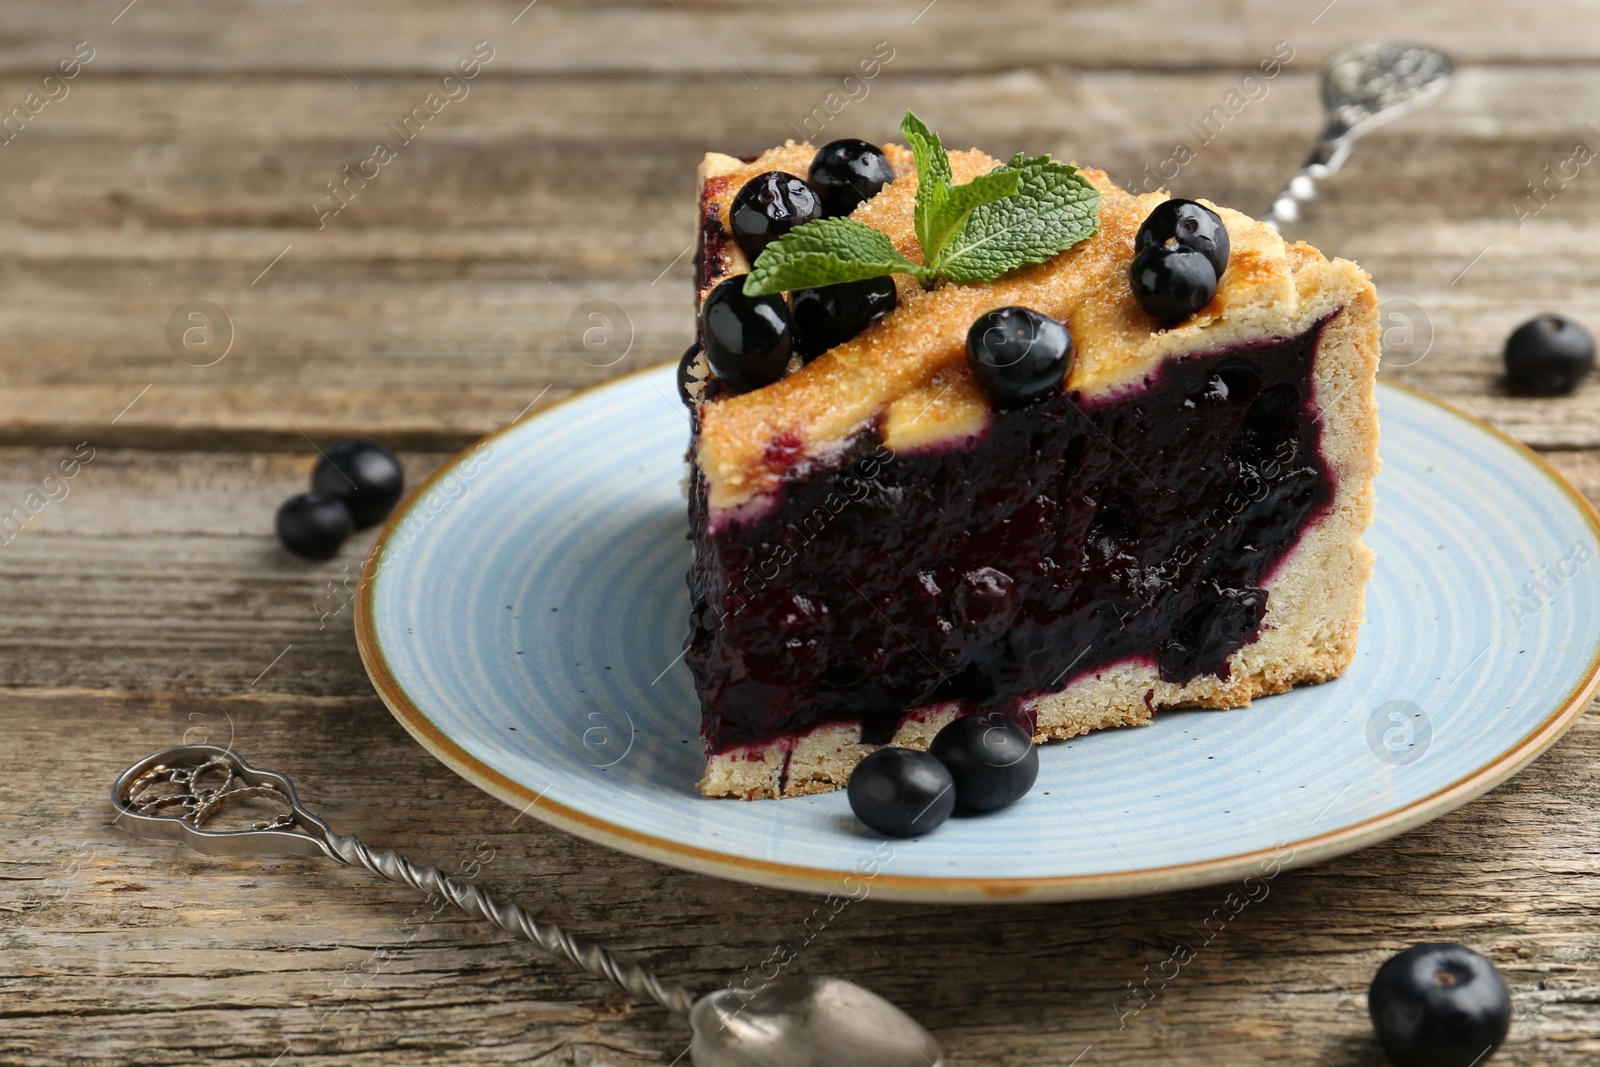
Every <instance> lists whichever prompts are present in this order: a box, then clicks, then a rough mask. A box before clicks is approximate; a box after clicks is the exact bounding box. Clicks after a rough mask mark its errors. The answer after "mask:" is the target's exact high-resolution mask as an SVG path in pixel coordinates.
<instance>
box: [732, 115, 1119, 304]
mask: <svg viewBox="0 0 1600 1067" xmlns="http://www.w3.org/2000/svg"><path fill="white" fill-rule="evenodd" d="M900 132H901V134H902V135H903V136H904V137H905V139H906V144H907V145H908V146H910V148H911V154H912V155H913V156H914V157H915V159H916V164H917V203H916V210H915V212H914V216H913V223H914V227H915V229H916V233H917V243H918V244H920V245H921V246H922V262H921V263H914V262H912V261H911V260H909V259H907V258H906V257H905V256H903V255H901V254H900V252H899V251H898V250H897V249H896V248H895V247H894V244H893V242H891V241H890V240H889V238H888V237H887V236H885V235H884V234H883V233H882V232H880V231H878V230H875V229H873V228H872V227H871V226H868V225H866V224H865V223H861V222H856V221H854V220H852V219H846V218H832V219H820V220H818V221H816V222H808V223H806V224H805V225H803V226H797V227H795V228H794V229H793V230H791V231H790V232H789V233H787V234H785V235H784V236H782V237H780V238H779V239H778V240H776V241H774V242H773V243H772V244H770V245H768V246H767V247H766V249H765V250H764V251H763V252H762V253H761V255H760V256H759V257H757V259H756V262H755V264H754V266H753V267H752V269H751V271H750V274H749V276H748V277H746V279H745V283H744V292H745V295H747V296H764V295H766V294H769V293H781V292H783V291H784V290H786V289H811V288H815V287H817V286H822V285H833V284H836V283H838V282H848V281H859V280H861V279H863V278H877V277H881V276H883V275H886V274H909V275H911V276H912V277H913V278H916V279H917V280H918V281H920V282H922V284H923V285H925V286H930V287H931V286H932V285H934V284H935V283H936V282H937V281H938V280H939V279H940V278H948V279H950V280H951V281H954V282H963V283H973V282H988V281H993V280H994V279H996V278H998V277H1000V276H1001V275H1003V274H1006V273H1008V272H1010V271H1013V270H1015V269H1017V268H1018V267H1022V266H1026V265H1027V264H1030V263H1042V262H1044V261H1045V260H1047V259H1049V258H1050V257H1051V256H1054V255H1056V254H1058V253H1060V252H1064V251H1066V250H1067V249H1069V248H1071V247H1072V246H1073V245H1075V244H1077V243H1078V242H1080V241H1083V240H1087V239H1088V238H1090V237H1092V236H1094V234H1095V231H1096V230H1098V229H1099V226H1100V193H1099V191H1098V190H1096V189H1095V187H1094V186H1093V185H1091V184H1090V183H1089V181H1088V179H1086V178H1084V177H1083V175H1081V174H1079V173H1078V170H1077V168H1076V167H1070V166H1067V165H1066V164H1064V163H1055V162H1052V161H1051V160H1050V158H1049V157H1048V156H1033V157H1031V158H1030V157H1025V156H1023V155H1021V154H1018V155H1017V156H1015V157H1013V158H1012V159H1011V161H1010V162H1008V163H1004V164H1002V165H1000V166H998V167H996V168H995V169H994V170H992V171H990V172H989V173H987V174H981V175H979V176H978V177H976V178H974V179H973V180H972V181H970V182H967V183H965V184H964V185H954V184H952V179H953V173H952V171H951V169H950V157H949V156H948V155H947V154H946V153H945V150H944V146H943V145H942V144H940V142H939V135H938V134H936V133H934V132H933V131H932V130H930V129H929V128H928V127H927V124H925V123H924V122H923V121H922V120H921V119H919V118H918V117H917V116H916V115H914V114H912V113H911V112H909V111H908V112H906V117H905V120H904V121H903V122H902V123H901V124H900Z"/></svg>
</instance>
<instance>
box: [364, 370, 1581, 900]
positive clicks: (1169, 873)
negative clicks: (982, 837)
mask: <svg viewBox="0 0 1600 1067" xmlns="http://www.w3.org/2000/svg"><path fill="white" fill-rule="evenodd" d="M671 365H672V364H671V363H670V362H668V363H656V364H651V365H650V366H647V367H640V368H638V369H637V370H633V371H630V372H629V373H627V374H621V375H617V376H616V377H613V378H607V379H606V380H604V381H601V382H596V383H594V384H593V385H588V386H585V387H584V388H582V389H578V390H576V391H575V392H573V393H571V394H569V395H567V396H564V397H562V398H560V399H559V400H556V401H554V402H553V403H551V404H547V405H546V406H544V407H542V408H539V409H538V410H536V411H532V412H529V413H527V414H525V415H522V416H520V417H518V418H516V419H514V420H512V421H511V422H508V423H506V424H505V425H504V426H501V427H499V428H498V429H495V430H493V431H491V432H490V433H488V434H485V435H484V436H483V437H481V438H479V439H477V440H476V441H474V442H472V443H471V444H469V445H467V446H466V447H465V448H462V449H461V450H460V451H458V452H456V453H455V455H453V456H451V457H450V459H448V460H446V461H445V462H444V463H443V464H442V465H440V467H439V468H438V469H437V470H436V471H434V472H433V473H432V474H431V475H429V476H428V477H427V478H426V479H425V480H423V481H422V482H421V483H419V484H418V485H417V486H416V487H415V488H414V489H412V490H411V491H410V492H409V493H408V494H406V497H405V499H404V500H402V501H401V502H400V504H399V505H398V506H397V507H396V508H395V509H394V511H393V512H392V513H391V514H390V516H389V519H388V521H387V522H385V524H384V526H383V529H382V530H381V531H380V532H379V534H378V536H377V538H376V539H374V541H373V543H372V547H371V548H370V549H369V550H368V552H367V555H366V557H365V558H364V559H363V561H362V564H361V572H360V579H359V580H358V581H357V583H356V612H355V634H356V647H357V649H358V651H359V652H360V655H361V662H362V666H363V667H365V668H366V671H367V675H368V677H369V678H370V679H371V680H372V684H373V687H374V688H375V689H376V690H377V692H378V695H379V697H380V698H381V699H382V700H383V703H384V705H385V706H386V707H387V708H388V709H389V712H390V714H392V715H393V716H394V717H395V719H397V720H398V721H399V723H400V725H401V726H402V727H404V728H405V730H406V732H407V733H409V734H410V735H411V736H412V738H414V739H415V740H416V741H417V743H418V744H420V745H421V746H422V747H423V748H424V749H426V750H427V751H428V753H429V754H431V755H432V756H433V757H434V758H435V759H437V760H439V762H441V763H443V764H444V765H445V766H446V767H448V768H450V769H451V770H452V771H454V772H455V773H456V774H457V775H459V776H460V777H462V778H464V779H466V780H467V781H468V782H470V783H472V784H473V785H475V786H477V787H478V788H479V789H481V790H483V791H484V792H486V793H488V794H489V795H490V796H493V797H495V798H496V799H498V800H501V801H503V802H504V803H506V804H508V805H510V806H511V807H514V808H518V809H520V810H521V811H522V812H523V813H524V814H531V815H533V816H535V817H536V818H538V819H539V820H540V821H542V822H545V823H548V824H550V825H551V826H554V827H556V828H557V829H560V830H563V831H565V832H567V833H570V834H573V835H574V836H576V837H580V838H583V839H585V840H587V841H592V842H595V843H597V844H600V845H604V846H606V847H608V848H613V849H616V850H617V851H619V852H624V853H627V854H629V855H633V856H639V857H641V858H643V859H648V860H651V861H653V862H656V863H661V864H664V865H666V866H669V867H676V868H679V869H683V870H689V871H694V872H696V873H698V874H706V875H711V876H713V877H717V878H722V879H726V880H732V881H750V880H752V878H754V880H755V881H758V882H761V883H762V884H764V885H767V886H771V887H774V888H779V889H785V890H790V891H794V892H801V893H813V894H826V893H828V892H831V891H833V890H835V889H837V888H839V886H840V884H841V882H842V881H843V880H844V879H845V878H846V877H847V876H848V872H844V871H835V870H831V869H828V868H821V867H807V866H803V865H799V864H789V863H777V862H773V861H771V860H759V859H753V858H750V857H740V858H739V859H738V860H737V862H736V861H735V860H734V859H732V858H730V857H728V856H727V855H725V854H724V853H722V852H721V851H719V850H717V849H715V848H701V847H699V846H695V845H689V844H684V843H682V842H678V841H671V840H668V839H666V838H662V837H657V836H656V835H654V834H649V833H644V832H642V831H639V830H635V829H633V828H631V827H628V826H623V825H619V824H617V823H613V822H611V821H610V820H607V819H603V818H600V817H598V816H595V815H592V814H590V813H588V812H586V811H582V810H579V809H577V808H572V807H569V806H567V805H565V804H562V803H560V802H558V801H554V800H551V799H550V798H548V797H546V796H544V795H543V794H542V793H539V792H535V791H534V790H532V789H530V788H528V787H527V786H525V785H523V784H521V783H519V782H516V781H514V780H513V779H511V778H509V777H508V776H506V775H505V774H502V773H501V772H500V771H497V770H495V769H494V768H493V767H490V766H489V765H488V764H486V763H484V762H483V761H481V760H479V759H478V758H477V757H475V756H473V755H472V754H471V753H469V752H467V751H466V750H465V749H464V748H462V747H461V746H460V745H459V744H457V743H456V742H455V741H454V740H453V739H452V738H451V737H449V735H447V734H446V733H445V732H444V731H443V730H441V729H440V728H439V727H438V726H437V725H435V724H434V723H433V721H432V720H430V719H429V718H428V716H427V715H426V714H425V713H424V712H423V711H422V709H421V708H419V707H418V706H417V705H416V703H415V702H413V701H412V699H411V697H410V695H409V694H408V693H407V692H406V691H405V689H404V688H403V687H402V686H401V685H400V683H399V682H398V681H397V680H396V678H395V675H394V673H393V671H391V670H390V668H389V664H388V660H387V658H386V657H385V655H384V653H383V648H382V646H381V644H380V643H379V641H378V637H377V619H376V610H377V609H376V604H377V596H376V589H377V578H378V574H379V573H380V569H379V567H378V564H377V561H378V560H380V558H381V556H382V554H383V551H384V548H385V546H386V545H387V544H388V540H389V536H390V534H391V533H393V532H394V530H395V529H396V528H397V527H398V526H399V524H400V522H401V521H403V520H404V518H405V517H406V515H408V514H409V513H410V511H411V509H412V508H413V507H415V506H416V505H417V503H418V502H419V501H421V500H422V499H423V498H424V497H425V496H426V494H427V493H428V490H429V489H431V488H432V487H433V486H434V484H435V483H436V482H438V481H440V480H441V479H443V478H444V477H446V476H447V475H449V474H451V473H452V472H454V471H455V470H456V468H457V467H459V466H460V465H461V464H462V463H463V462H465V461H466V460H467V459H468V458H469V457H470V456H471V455H472V454H473V453H474V452H475V450H477V449H478V448H480V447H481V446H482V445H484V444H486V443H488V442H491V441H495V440H497V439H499V438H501V437H503V436H505V435H506V434H509V433H511V432H512V431H514V430H516V429H518V428H519V427H521V426H522V425H524V424H525V423H528V422H532V421H534V420H536V419H539V418H542V417H544V416H545V415H548V414H549V413H550V412H552V411H554V410H555V409H557V408H559V407H562V406H564V405H566V404H568V403H571V402H573V401H576V400H580V399H583V398H585V397H587V396H589V395H590V394H591V393H595V392H598V391H600V390H602V389H609V388H614V387H616V386H617V385H619V384H620V383H622V382H625V381H629V380H631V379H634V378H638V377H641V376H643V375H646V374H652V373H657V372H659V371H661V370H662V369H663V368H665V367H668V366H671ZM1376 385H1377V386H1378V387H1379V388H1385V389H1395V390H1397V391H1399V392H1402V393H1406V394H1409V395H1410V396H1412V397H1413V398H1415V399H1418V400H1421V401H1423V402H1425V403H1428V404H1431V405H1433V406H1434V407H1436V408H1438V409H1440V410H1441V411H1443V412H1445V413H1446V414H1447V415H1450V416H1453V417H1455V418H1458V419H1460V420H1462V421H1463V422H1466V423H1467V424H1469V425H1470V426H1474V427H1476V428H1478V429H1480V430H1483V431H1485V432H1487V433H1488V434H1489V435H1490V436H1491V437H1493V438H1497V439H1498V440H1500V441H1501V442H1504V443H1505V444H1508V445H1510V446H1511V447H1512V448H1513V449H1514V450H1515V451H1517V452H1519V453H1520V454H1521V455H1522V457H1523V458H1524V459H1526V460H1527V461H1529V463H1530V464H1531V465H1532V466H1533V467H1534V468H1535V469H1536V470H1537V471H1538V472H1539V473H1540V474H1542V475H1543V476H1544V477H1545V478H1546V479H1547V480H1548V481H1550V482H1551V483H1552V484H1553V485H1554V486H1555V487H1556V488H1557V489H1559V490H1560V491H1561V492H1562V493H1564V494H1565V495H1566V496H1567V498H1568V499H1569V500H1570V501H1571V502H1572V503H1573V505H1574V506H1575V507H1576V508H1577V510H1578V513H1579V514H1580V515H1582V516H1583V518H1584V520H1585V521H1586V522H1587V523H1588V525H1589V530H1590V533H1591V535H1592V536H1593V537H1594V538H1595V540H1596V541H1597V542H1600V511H1597V510H1596V508H1595V506H1594V504H1592V503H1591V502H1590V501H1589V499H1588V498H1587V497H1585V496H1584V495H1583V494H1582V493H1580V492H1579V491H1578V489H1577V488H1576V487H1575V486H1574V485H1573V484H1572V483H1571V482H1570V481H1568V480H1567V478H1566V477H1565V476H1564V475H1563V474H1561V472H1559V471H1558V470H1556V469H1555V468H1554V467H1553V466H1551V465H1550V463H1549V462H1548V461H1546V460H1545V459H1544V457H1543V456H1541V455H1539V454H1538V453H1537V452H1535V451H1534V450H1533V449H1531V448H1529V447H1528V446H1527V445H1525V444H1523V443H1522V442H1521V441H1518V440H1517V439H1516V438H1514V437H1512V436H1510V435H1509V434H1507V433H1505V432H1504V431H1502V430H1500V429H1499V428H1498V427H1496V426H1495V425H1494V424H1492V423H1490V422H1489V421H1488V420H1487V419H1483V418H1480V417H1478V416H1476V415H1473V414H1471V413H1469V412H1466V411H1463V410H1461V409H1460V408H1457V407H1455V406H1454V405H1453V404H1450V403H1449V402H1447V401H1445V400H1443V399H1441V398H1439V397H1437V396H1434V395H1432V394H1431V393H1427V392H1424V391H1423V390H1421V389H1418V388H1416V387H1414V386H1410V385H1405V384H1403V383H1400V382H1393V381H1387V380H1379V381H1377V382H1376ZM1380 407H1381V404H1380ZM1380 432H1381V431H1380ZM1596 689H1600V645H1597V646H1596V648H1595V649H1594V650H1593V651H1592V652H1591V653H1590V657H1589V665H1588V668H1587V670H1586V672H1585V673H1584V675H1583V677H1582V678H1581V679H1580V680H1579V682H1578V684H1577V685H1576V686H1575V687H1574V688H1573V689H1572V690H1571V691H1570V692H1569V693H1568V695H1567V697H1566V699H1565V700H1563V701H1562V702H1561V703H1560V704H1559V705H1558V706H1557V707H1556V709H1555V710H1554V711H1552V712H1551V713H1550V714H1549V715H1547V716H1546V717H1545V718H1544V720H1543V721H1541V722H1540V723H1539V724H1538V725H1537V726H1535V727H1534V728H1533V730H1531V731H1530V732H1529V733H1528V734H1526V735H1525V736H1524V737H1523V738H1522V739H1521V740H1519V741H1518V742H1517V743H1516V744H1515V745H1512V746H1511V747H1510V748H1508V749H1506V750H1505V751H1504V752H1503V753H1501V754H1500V756H1498V757H1497V758H1495V759H1493V760H1491V761H1489V762H1488V763H1486V764H1484V765H1483V766H1481V767H1479V768H1477V769H1476V770H1474V771H1471V772H1469V773H1468V774H1466V775H1464V776H1463V777H1461V778H1459V779H1457V780H1456V781H1455V782H1453V783H1451V784H1449V785H1446V786H1444V787H1442V788H1440V789H1437V790H1435V791H1434V792H1432V793H1429V794H1428V795H1427V796H1425V797H1420V798H1418V799H1417V800H1414V801H1412V802H1411V803H1409V804H1407V805H1405V806H1403V807H1400V808H1397V809H1394V810H1392V811H1388V812H1383V813H1381V814H1378V815H1373V816H1370V817H1369V818H1367V819H1363V820H1362V821H1360V822H1357V823H1352V824H1350V825H1348V826H1342V827H1337V828H1335V829H1332V830H1327V831H1324V832H1323V833H1320V834H1313V835H1311V836H1309V837H1304V838H1299V839H1296V840H1293V841H1288V842H1285V843H1283V844H1280V845H1277V846H1274V847H1271V848H1263V849H1255V850H1252V851H1249V852H1241V853H1236V854H1233V855H1229V856H1220V857H1213V858H1211V859H1204V860H1194V861H1191V862H1188V863H1180V864H1170V865H1167V866H1162V867H1152V868H1148V869H1145V870H1138V869H1133V870H1128V871H1117V872H1102V873H1091V874H1072V875H1052V876H1044V877H1028V878H983V877H941V876H931V875H897V874H893V873H891V872H889V871H882V872H880V873H879V874H878V875H877V877H875V878H874V879H873V891H874V893H875V894H878V895H881V896H882V897H883V898H884V899H887V900H900V901H912V902H921V903H1008V902H1022V901H1027V902H1030V903H1039V902H1049V901H1068V900H1105V899H1113V898H1117V897H1131V896H1145V895H1150V894H1154V893H1165V892H1171V891H1174V890H1178V889H1188V888H1198V887H1201V886H1208V885H1216V884H1218V883H1221V882H1226V881H1231V880H1232V879H1234V878H1235V877H1242V876H1244V875H1247V874H1249V873H1251V872H1252V871H1256V870H1258V869H1259V868H1260V867H1261V865H1262V864H1264V863H1271V864H1274V865H1276V867H1278V868H1282V869H1289V868H1294V867H1302V866H1307V865H1310V864H1313V863H1319V862H1322V861H1323V860H1328V859H1332V858H1335V857H1337V856H1342V855H1346V854H1348V853H1351V852H1355V851H1359V850H1360V849H1363V848H1366V847H1369V846H1371V845H1375V844H1377V843H1379V842H1381V841H1385V840H1388V839H1389V838H1391V837H1396V836H1398V835H1399V834H1402V833H1404V832H1406V831H1407V830H1410V829H1414V828H1415V827H1417V826H1421V825H1422V824H1424V823H1427V822H1431V821H1432V820H1434V819H1436V818H1439V817H1440V816H1443V815H1446V814H1448V813H1449V812H1451V811H1454V810H1455V809H1457V808H1459V807H1461V806H1462V805H1464V804H1467V803H1468V802H1470V801H1472V800H1475V799H1477V798H1478V797H1480V796H1482V795H1483V794H1484V793H1487V792H1488V791H1489V790H1491V789H1493V788H1495V787H1496V786H1498V785H1501V784H1502V783H1504V782H1506V781H1507V780H1509V779H1510V778H1512V777H1513V776H1515V775H1516V774H1517V773H1518V772H1519V771H1521V770H1522V769H1523V768H1524V767H1526V766H1527V765H1528V764H1530V763H1532V762H1533V761H1534V760H1535V759H1537V758H1538V757H1539V756H1541V755H1543V754H1544V753H1545V752H1546V751H1547V750H1548V749H1549V748H1550V747H1551V746H1552V745H1554V744H1555V743H1556V741H1558V740H1560V738H1561V736H1562V735H1563V734H1565V733H1566V732H1567V730H1568V729H1570V728H1571V727H1572V724H1573V723H1574V722H1576V721H1577V719H1578V717H1579V716H1580V715H1582V714H1583V712H1584V710H1585V709H1586V708H1587V707H1588V705H1589V702H1590V700H1591V699H1593V697H1594V695H1595V691H1596ZM729 803H731V801H729ZM1286 852H1287V853H1288V856H1287V858H1285V855H1284V854H1285V853H1286Z"/></svg>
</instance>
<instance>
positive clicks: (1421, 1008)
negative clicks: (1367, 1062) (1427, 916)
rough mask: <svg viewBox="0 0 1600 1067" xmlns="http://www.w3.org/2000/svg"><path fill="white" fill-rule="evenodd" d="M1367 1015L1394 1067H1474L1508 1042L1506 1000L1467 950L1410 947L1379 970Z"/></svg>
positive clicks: (1484, 965) (1498, 983)
mask: <svg viewBox="0 0 1600 1067" xmlns="http://www.w3.org/2000/svg"><path fill="white" fill-rule="evenodd" d="M1367 1012H1368V1014H1370V1015H1371V1016H1372V1028H1373V1030H1374V1031H1375V1032H1376V1033H1377V1036H1378V1043H1379V1044H1380V1045H1382V1046H1383V1051H1384V1053H1385V1055H1387V1056H1388V1058H1389V1062H1390V1063H1392V1064H1394V1065H1395V1067H1474V1065H1475V1064H1482V1063H1484V1062H1485V1061H1486V1060H1488V1058H1489V1056H1490V1055H1491V1054H1492V1053H1493V1052H1494V1050H1495V1049H1497V1048H1499V1047H1500V1043H1501V1042H1502V1041H1504V1040H1505V1039H1506V1033H1507V1032H1508V1031H1509V1030H1510V1028H1511V994H1510V993H1509V992H1508V991H1507V990H1506V984H1505V982H1504V981H1502V980H1501V978H1500V973H1499V972H1498V971H1496V970H1495V967H1494V964H1492V963H1490V962H1489V961H1488V960H1487V959H1485V958H1484V957H1483V956H1480V955H1479V954H1478V953H1476V952H1474V951H1472V950H1471V949H1470V948H1467V947H1466V946H1464V945H1455V944H1424V945H1413V946H1412V947H1411V948H1408V949H1406V950H1405V951H1404V952H1402V953H1400V954H1399V955H1398V956H1394V957H1393V958H1391V959H1390V960H1389V961H1388V962H1386V963H1385V964H1384V965H1383V966H1382V967H1380V968H1378V974H1377V976H1376V977H1375V978H1373V980H1372V985H1371V987H1370V988H1369V989H1368V990H1367Z"/></svg>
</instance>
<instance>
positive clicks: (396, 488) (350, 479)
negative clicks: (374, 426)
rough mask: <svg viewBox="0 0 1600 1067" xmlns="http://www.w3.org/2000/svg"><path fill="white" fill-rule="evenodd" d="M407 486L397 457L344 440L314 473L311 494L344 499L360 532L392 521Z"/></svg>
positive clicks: (370, 445) (363, 443)
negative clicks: (394, 511)
mask: <svg viewBox="0 0 1600 1067" xmlns="http://www.w3.org/2000/svg"><path fill="white" fill-rule="evenodd" d="M405 485H406V476H405V471H404V470H403V469H401V467H400V461H399V460H398V459H396V458H395V454H394V453H393V452H391V451H389V450H388V449H387V448H384V447H383V446H382V445H375V444H373V443H372V442H370V441H340V442H339V443H338V444H336V445H333V446H331V447H330V448H329V449H328V450H327V451H326V452H324V453H323V454H322V459H320V460H319V461H318V462H317V466H316V469H315V470H313V471H312V472H311V491H312V492H314V493H321V494H322V495H323V496H331V497H334V498H336V499H338V500H343V501H344V502H345V504H347V505H348V506H349V508H350V518H351V520H352V521H353V522H354V523H355V525H356V529H358V530H359V529H361V528H362V527H364V526H371V525H373V524H375V523H380V522H382V521H383V520H384V519H386V518H388V517H389V512H390V511H392V510H394V506H395V504H396V502H398V501H399V499H400V494H401V492H403V491H404V490H405Z"/></svg>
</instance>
